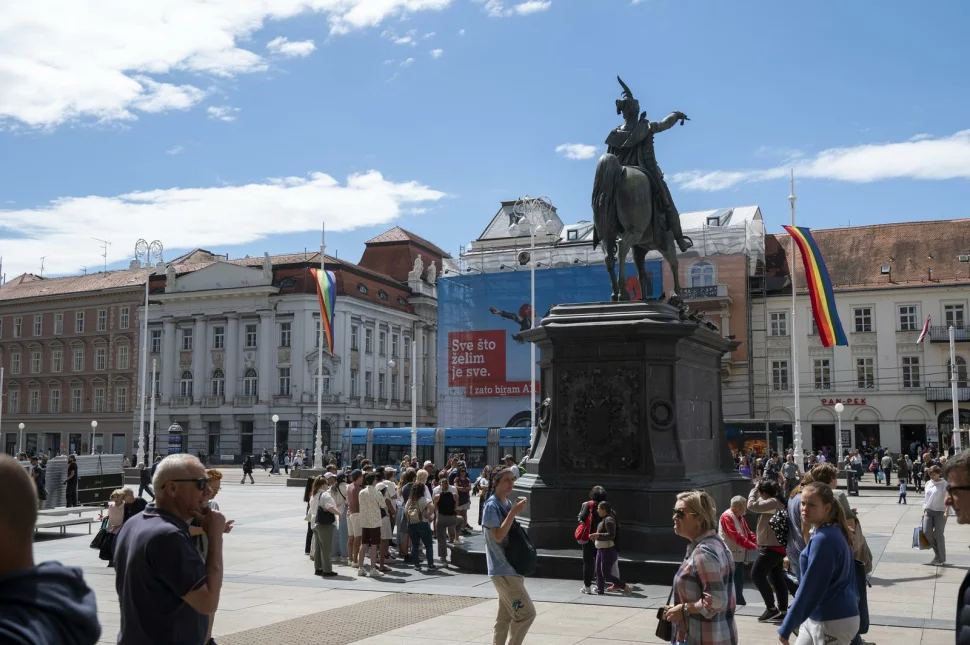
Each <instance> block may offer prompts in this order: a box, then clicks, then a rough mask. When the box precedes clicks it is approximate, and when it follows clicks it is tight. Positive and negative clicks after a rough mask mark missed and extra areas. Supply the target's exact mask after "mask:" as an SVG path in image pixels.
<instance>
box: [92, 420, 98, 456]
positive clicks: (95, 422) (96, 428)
mask: <svg viewBox="0 0 970 645" xmlns="http://www.w3.org/2000/svg"><path fill="white" fill-rule="evenodd" d="M97 430H98V422H97V421H92V422H91V454H92V455H93V454H94V433H95V432H97Z"/></svg>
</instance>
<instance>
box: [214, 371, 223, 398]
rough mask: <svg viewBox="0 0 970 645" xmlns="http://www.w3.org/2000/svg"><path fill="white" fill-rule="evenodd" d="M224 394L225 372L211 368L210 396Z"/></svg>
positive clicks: (221, 395)
mask: <svg viewBox="0 0 970 645" xmlns="http://www.w3.org/2000/svg"><path fill="white" fill-rule="evenodd" d="M225 395H226V373H225V372H223V371H222V370H219V369H217V370H212V396H217V397H224V396H225Z"/></svg>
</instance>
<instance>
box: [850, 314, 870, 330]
mask: <svg viewBox="0 0 970 645" xmlns="http://www.w3.org/2000/svg"><path fill="white" fill-rule="evenodd" d="M852 317H853V318H854V319H855V330H856V332H857V333H860V334H867V333H869V332H871V331H872V307H856V308H855V309H853V310H852Z"/></svg>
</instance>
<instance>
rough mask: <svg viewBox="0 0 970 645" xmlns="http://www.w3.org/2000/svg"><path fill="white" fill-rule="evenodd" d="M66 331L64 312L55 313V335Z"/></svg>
mask: <svg viewBox="0 0 970 645" xmlns="http://www.w3.org/2000/svg"><path fill="white" fill-rule="evenodd" d="M63 333H64V314H54V335H55V336H59V335H60V334H63Z"/></svg>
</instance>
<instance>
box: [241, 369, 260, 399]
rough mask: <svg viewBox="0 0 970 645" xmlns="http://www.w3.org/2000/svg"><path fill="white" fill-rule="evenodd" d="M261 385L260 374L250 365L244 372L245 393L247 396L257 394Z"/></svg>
mask: <svg viewBox="0 0 970 645" xmlns="http://www.w3.org/2000/svg"><path fill="white" fill-rule="evenodd" d="M258 386H259V376H258V375H257V374H256V370H255V369H253V368H252V367H250V368H249V369H248V370H246V372H245V373H244V374H243V394H244V395H246V396H256V393H257V390H258Z"/></svg>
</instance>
